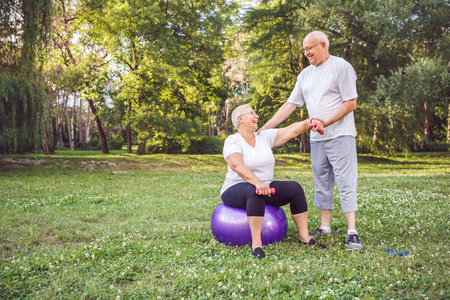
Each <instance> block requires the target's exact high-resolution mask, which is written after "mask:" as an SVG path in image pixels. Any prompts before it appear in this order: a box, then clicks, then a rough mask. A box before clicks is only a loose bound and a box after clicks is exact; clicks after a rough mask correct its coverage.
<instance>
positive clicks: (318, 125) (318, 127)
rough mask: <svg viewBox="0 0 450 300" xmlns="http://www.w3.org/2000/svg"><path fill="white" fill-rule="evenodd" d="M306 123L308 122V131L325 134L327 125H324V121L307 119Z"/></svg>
mask: <svg viewBox="0 0 450 300" xmlns="http://www.w3.org/2000/svg"><path fill="white" fill-rule="evenodd" d="M305 122H306V129H308V130H311V131H315V132H318V133H320V134H324V129H325V125H324V121H323V120H322V119H320V118H311V119H307V120H306V121H305ZM314 123H315V124H314ZM314 125H315V126H314Z"/></svg>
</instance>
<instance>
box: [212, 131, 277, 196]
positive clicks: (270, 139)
mask: <svg viewBox="0 0 450 300" xmlns="http://www.w3.org/2000/svg"><path fill="white" fill-rule="evenodd" d="M277 131H278V129H268V130H264V131H262V132H261V133H260V134H259V135H258V134H256V132H255V138H256V144H255V147H252V146H250V145H249V144H248V143H247V142H246V141H245V140H244V138H243V137H242V136H241V135H240V134H239V133H236V134H233V135H230V136H229V137H227V139H226V140H225V143H224V146H223V157H224V159H225V160H226V159H227V157H228V156H229V155H231V154H233V153H242V157H243V160H244V165H245V166H246V167H247V168H248V169H249V170H250V171H251V172H252V173H253V174H255V175H256V176H257V177H258V178H259V179H260V180H261V181H262V182H264V183H265V184H267V185H269V184H270V183H271V182H272V181H273V173H274V168H275V157H274V156H273V153H272V147H273V145H274V143H275V136H276V135H277ZM241 182H245V180H244V179H242V177H241V176H239V175H238V174H237V173H236V172H235V171H233V170H232V169H231V168H230V166H228V172H227V175H226V176H225V182H224V183H223V186H222V189H221V191H220V194H221V195H222V194H223V192H225V190H226V189H228V188H229V187H231V186H233V185H235V184H238V183H241Z"/></svg>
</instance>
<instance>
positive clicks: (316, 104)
mask: <svg viewBox="0 0 450 300" xmlns="http://www.w3.org/2000/svg"><path fill="white" fill-rule="evenodd" d="M357 97H358V93H357V91H356V73H355V70H354V69H353V67H352V65H351V64H350V63H348V62H347V61H346V60H344V59H342V58H340V57H336V56H333V55H331V56H330V57H329V58H328V59H327V61H326V62H324V63H323V64H321V65H320V66H314V65H310V66H309V67H307V68H305V69H304V70H303V71H302V72H301V73H300V74H299V75H298V77H297V83H296V84H295V87H294V90H293V91H292V93H291V95H290V97H289V99H288V100H287V102H290V103H294V104H296V105H297V106H303V104H305V103H306V108H307V109H308V114H309V117H310V118H313V117H317V118H321V119H323V120H326V119H328V118H329V117H330V116H331V115H332V114H333V113H334V112H335V111H336V110H337V109H338V108H339V107H340V106H341V105H342V104H343V103H344V101H347V100H351V99H356V98H357ZM341 135H351V136H356V128H355V120H354V117H353V112H351V113H349V114H347V115H346V116H345V117H343V118H342V119H340V120H339V121H337V122H335V123H333V124H331V125H329V126H327V127H326V128H325V134H323V135H320V134H319V133H317V132H313V131H311V138H310V139H311V141H324V140H329V139H333V138H335V137H338V136H341Z"/></svg>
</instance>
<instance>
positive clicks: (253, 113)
mask: <svg viewBox="0 0 450 300" xmlns="http://www.w3.org/2000/svg"><path fill="white" fill-rule="evenodd" d="M250 114H252V115H253V116H254V117H259V116H258V115H257V114H256V113H255V112H254V111H251V112H248V113H245V114H243V115H239V116H240V117H242V116H245V115H250Z"/></svg>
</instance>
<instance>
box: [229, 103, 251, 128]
mask: <svg viewBox="0 0 450 300" xmlns="http://www.w3.org/2000/svg"><path fill="white" fill-rule="evenodd" d="M246 107H250V108H251V106H250V105H248V104H244V105H241V106H238V107H236V108H235V109H234V110H233V112H232V113H231V122H233V125H234V127H236V129H239V121H238V119H237V118H238V117H239V116H242V115H243V114H245V113H246V111H245V108H246Z"/></svg>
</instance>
